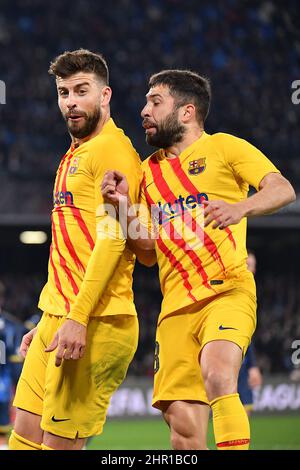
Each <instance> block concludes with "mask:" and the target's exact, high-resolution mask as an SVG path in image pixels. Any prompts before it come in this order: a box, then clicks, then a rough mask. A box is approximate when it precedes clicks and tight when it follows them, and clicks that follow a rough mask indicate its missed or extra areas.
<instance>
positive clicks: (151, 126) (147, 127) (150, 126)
mask: <svg viewBox="0 0 300 470" xmlns="http://www.w3.org/2000/svg"><path fill="white" fill-rule="evenodd" d="M143 128H144V129H145V131H146V134H148V133H151V132H153V131H154V130H155V129H156V126H155V125H154V124H152V123H151V122H147V121H146V122H143Z"/></svg>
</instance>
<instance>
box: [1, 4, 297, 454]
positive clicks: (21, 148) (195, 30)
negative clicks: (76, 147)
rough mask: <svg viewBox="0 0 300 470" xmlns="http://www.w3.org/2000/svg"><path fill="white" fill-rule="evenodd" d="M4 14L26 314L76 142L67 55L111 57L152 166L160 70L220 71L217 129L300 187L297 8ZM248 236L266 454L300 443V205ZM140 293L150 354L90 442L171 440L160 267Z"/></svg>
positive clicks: (15, 217) (15, 256)
mask: <svg viewBox="0 0 300 470" xmlns="http://www.w3.org/2000/svg"><path fill="white" fill-rule="evenodd" d="M0 6H1V8H0V57H1V59H0V80H2V81H3V82H5V85H6V104H0V122H1V126H0V187H1V197H0V230H1V244H0V279H1V280H2V281H3V282H4V284H5V285H6V288H7V292H6V303H5V308H6V310H8V311H9V312H11V313H13V314H15V315H17V316H18V317H19V318H21V319H22V320H25V319H26V318H28V317H29V316H31V315H33V314H34V313H36V312H37V307H36V305H37V298H38V294H39V291H40V289H41V286H42V285H43V283H44V281H45V278H46V274H47V258H48V250H49V241H50V238H49V237H50V225H49V224H50V210H51V194H52V184H53V180H54V174H55V169H56V167H57V165H58V162H59V160H60V158H61V156H62V155H63V153H64V150H65V149H66V148H67V146H68V144H69V141H68V136H67V133H66V131H65V125H64V122H63V120H62V119H61V117H60V115H59V111H58V108H57V98H56V90H55V86H54V84H53V81H52V79H51V78H50V77H49V76H48V74H47V70H48V66H49V61H50V60H51V59H52V58H53V57H54V56H56V55H58V54H59V53H61V52H63V51H64V50H67V49H76V48H79V47H85V48H89V49H91V50H94V51H99V52H102V53H103V54H104V55H105V57H106V58H107V60H108V63H109V66H110V72H111V85H112V88H113V103H112V114H113V117H114V119H115V121H116V122H117V123H118V124H119V125H120V126H121V127H123V128H124V129H125V130H126V131H127V133H128V135H129V136H130V137H131V139H132V140H133V142H134V144H135V146H136V148H137V149H138V151H139V153H140V154H141V156H142V158H143V157H145V156H147V154H148V153H149V149H148V148H147V146H146V145H145V143H144V133H143V130H142V128H141V125H140V117H139V111H140V109H141V108H142V106H143V103H144V95H145V93H146V92H147V79H148V77H149V75H150V74H151V73H154V72H157V71H158V70H161V69H163V68H170V67H177V68H190V69H194V70H196V71H199V72H200V73H202V74H204V75H206V76H208V77H209V78H210V80H211V84H212V90H213V102H212V108H211V113H210V116H209V119H208V121H207V131H208V132H218V131H222V132H229V133H232V134H235V135H238V136H240V137H243V138H246V139H248V140H249V141H250V142H252V143H253V144H255V145H256V146H257V147H259V148H260V149H261V150H262V151H263V152H264V153H266V154H267V155H268V156H269V157H270V159H271V160H272V161H273V162H274V163H275V164H277V165H278V166H279V168H280V170H281V171H282V172H283V174H284V175H285V176H286V177H287V178H289V179H290V181H291V182H292V184H293V185H294V187H295V189H296V191H297V192H299V187H300V160H299V154H300V141H299V129H300V104H298V105H297V104H293V102H292V93H293V91H294V90H293V89H292V83H293V81H294V80H300V27H299V25H300V18H299V16H300V10H299V7H298V2H297V1H296V0H286V1H285V2H281V1H255V0H252V1H237V0H227V1H215V2H213V3H212V2H210V1H208V0H202V1H201V2H199V1H197V0H190V1H184V2H183V1H180V0H164V1H162V0H152V1H150V0H119V1H115V2H112V3H111V4H110V5H109V6H108V5H107V3H106V2H102V1H96V0H95V1H93V0H85V1H83V0H76V1H72V2H68V1H64V2H61V1H58V0H52V1H51V2H45V1H43V0H1V2H0ZM298 96H299V95H298ZM24 230H41V231H43V232H45V233H46V234H47V237H48V239H47V241H46V242H45V243H43V244H24V243H22V242H21V241H20V233H21V232H23V231H24ZM248 237H249V241H248V246H249V247H251V248H252V249H253V250H254V251H255V253H256V256H257V259H258V270H257V276H256V277H257V285H258V299H259V316H258V328H257V331H256V334H255V346H256V351H257V357H258V363H259V366H260V367H261V369H262V371H263V373H264V386H263V388H262V389H261V390H260V391H259V392H258V395H257V401H256V409H257V411H256V412H255V414H254V416H253V418H252V427H253V436H254V437H253V447H254V448H273V449H279V448H292V449H294V448H298V449H299V448H300V368H299V365H298V366H297V364H293V362H292V359H291V358H292V353H293V349H292V343H293V341H294V340H297V339H298V340H300V315H299V314H300V281H299V273H298V269H299V263H300V250H299V247H300V207H299V202H295V203H294V204H293V205H292V206H290V207H289V208H288V209H286V210H283V211H281V212H280V213H279V214H276V215H273V216H271V217H269V216H268V217H262V218H260V219H253V220H250V222H249V230H248ZM135 299H136V304H137V308H138V312H139V316H140V323H141V330H140V345H139V349H138V352H137V354H136V357H135V359H134V361H133V363H132V365H131V367H130V371H129V379H128V381H127V382H126V383H125V385H124V386H123V388H122V389H121V390H120V392H118V393H119V394H118V395H116V396H115V397H114V400H113V402H112V405H111V409H110V414H109V419H108V423H107V425H106V429H105V432H104V434H103V436H102V437H100V438H99V439H97V440H95V441H92V443H91V444H90V445H91V447H97V448H102V449H104V448H119V449H127V448H143V449H146V448H147V449H148V448H157V449H159V448H168V445H169V444H168V430H167V427H166V426H165V425H164V423H163V422H162V420H161V419H160V418H159V417H157V416H156V415H154V414H153V412H152V411H151V407H150V406H149V400H150V398H149V396H150V394H151V379H152V359H153V340H154V331H155V320H156V318H157V315H158V313H159V304H160V291H159V284H158V280H157V276H156V271H155V269H150V270H149V269H146V268H145V269H144V268H142V267H141V266H137V267H136V275H135ZM297 357H298V358H299V355H298V356H297ZM294 362H296V361H294ZM120 418H122V419H125V421H122V420H121V421H119V420H120ZM137 418H138V419H137ZM210 433H211V431H210ZM124 436H130V439H128V441H127V440H126V439H125V438H124ZM210 440H211V438H210Z"/></svg>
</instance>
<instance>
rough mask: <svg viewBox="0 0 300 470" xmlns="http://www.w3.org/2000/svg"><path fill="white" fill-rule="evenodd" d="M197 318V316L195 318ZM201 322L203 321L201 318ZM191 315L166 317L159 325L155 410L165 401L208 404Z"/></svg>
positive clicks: (183, 314) (156, 353) (154, 396)
mask: <svg viewBox="0 0 300 470" xmlns="http://www.w3.org/2000/svg"><path fill="white" fill-rule="evenodd" d="M193 315H195V314H193ZM198 320H199V322H201V317H200V316H199V315H198ZM194 329H195V325H194V324H192V317H191V314H189V313H180V314H176V315H173V316H169V317H166V318H164V319H163V320H162V322H161V323H160V324H159V325H158V328H157V334H156V351H155V363H154V372H155V375H154V392H153V406H155V407H156V408H159V409H162V406H163V402H164V401H177V400H182V401H189V400H191V401H199V402H204V403H208V400H207V396H206V392H205V388H204V383H203V378H202V374H201V369H200V364H199V354H200V344H199V341H198V339H197V337H196V333H195V330H194Z"/></svg>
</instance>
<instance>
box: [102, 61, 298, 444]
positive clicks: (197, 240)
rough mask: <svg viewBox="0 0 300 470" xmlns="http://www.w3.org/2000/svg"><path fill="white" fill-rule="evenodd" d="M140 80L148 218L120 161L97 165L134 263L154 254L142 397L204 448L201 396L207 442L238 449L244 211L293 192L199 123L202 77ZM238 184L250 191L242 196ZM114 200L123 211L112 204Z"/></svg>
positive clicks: (252, 305)
mask: <svg viewBox="0 0 300 470" xmlns="http://www.w3.org/2000/svg"><path fill="white" fill-rule="evenodd" d="M149 87H150V90H149V92H148V93H147V103H146V105H145V107H144V109H143V110H142V118H143V126H144V128H145V131H146V140H147V142H148V144H150V145H152V146H154V147H157V148H158V149H159V150H157V151H156V152H155V153H154V154H153V155H151V156H150V157H149V158H148V159H146V160H145V161H144V162H143V164H142V166H143V170H144V182H143V188H142V205H144V206H145V207H146V208H147V209H148V211H149V212H150V210H151V214H152V216H153V217H152V220H153V223H152V224H151V223H150V224H149V227H148V228H147V227H146V225H145V224H146V222H145V218H144V214H142V216H141V217H140V223H139V221H138V220H137V219H136V218H135V216H134V212H133V208H132V207H131V205H132V202H131V201H130V196H128V184H127V182H126V178H125V177H124V176H123V175H122V174H121V173H120V172H118V171H113V172H108V173H107V174H106V176H105V178H104V181H103V183H102V194H103V195H104V197H105V199H106V200H107V201H110V202H111V203H113V204H115V205H120V204H119V202H120V201H122V202H123V204H121V205H120V209H119V210H120V213H119V217H120V218H119V220H120V222H121V224H122V225H126V224H128V227H127V228H128V236H129V238H131V240H130V243H131V246H132V247H133V248H134V249H135V250H136V252H137V254H138V256H139V257H140V259H141V261H142V262H144V263H145V264H151V263H154V262H155V259H156V258H157V262H158V266H159V275H160V283H161V289H162V293H163V302H162V307H161V313H160V316H159V319H158V326H157V337H156V351H155V377H154V396H153V405H154V406H155V407H157V408H160V409H161V410H162V412H163V414H164V417H165V420H166V421H167V422H168V424H169V427H170V431H171V441H172V446H173V448H174V449H200V448H206V442H205V437H206V428H205V426H206V424H205V425H203V423H206V419H205V413H207V410H208V406H207V405H209V406H210V407H211V410H212V414H213V426H214V434H215V440H216V445H217V447H218V449H221V450H225V449H228V450H232V449H248V448H249V443H250V429H249V422H248V417H247V414H246V412H245V410H244V407H243V405H242V403H241V401H240V398H239V395H238V393H237V380H238V374H239V369H240V366H241V362H242V358H243V356H244V355H245V353H246V350H247V348H248V346H249V343H250V341H251V337H252V334H253V332H254V330H255V326H256V292H255V282H254V278H253V274H252V273H250V272H249V271H248V270H247V265H246V259H247V251H246V224H247V217H250V216H257V215H262V214H268V213H271V212H274V211H275V210H277V209H279V208H280V207H283V206H285V205H286V204H288V203H290V202H291V201H293V200H294V199H295V193H294V190H293V188H292V186H291V185H290V183H289V182H288V181H287V180H286V179H285V178H284V177H283V176H282V175H281V174H280V172H279V171H278V169H277V168H276V167H275V166H274V165H273V164H272V163H271V162H270V160H268V159H267V158H266V157H265V155H263V153H262V152H260V151H259V150H258V149H257V148H255V147H254V146H253V145H251V144H250V143H248V142H247V141H245V140H243V139H240V138H237V137H234V136H232V135H229V134H225V133H216V134H211V135H210V134H208V133H206V132H205V130H204V122H205V119H206V117H207V114H208V111H209V105H210V96H211V92H210V86H209V83H208V81H207V80H206V79H205V78H203V77H201V76H200V75H198V74H196V73H194V72H190V71H184V70H166V71H162V72H160V73H158V74H156V75H153V76H152V77H151V78H150V82H149ZM116 170H117V168H116ZM249 185H251V186H253V187H254V188H255V189H256V190H257V192H256V193H255V194H254V195H253V196H251V197H247V194H248V188H249ZM129 188H130V183H129ZM124 201H125V202H127V206H128V208H129V209H130V212H129V214H126V211H124V210H123V209H122V210H121V208H124ZM124 213H125V217H126V219H125V220H124ZM148 218H150V214H149V217H148ZM125 222H126V223H125ZM133 223H134V224H133ZM133 225H134V227H135V230H134V234H133V232H132V230H131V229H132V227H133ZM153 225H154V228H153ZM124 228H126V227H124ZM148 232H153V235H154V236H155V240H153V239H149V236H148ZM133 235H134V236H133ZM153 248H154V249H155V251H153ZM138 250H144V253H145V256H143V255H141V254H139V252H138ZM205 404H206V405H205ZM203 417H204V418H203Z"/></svg>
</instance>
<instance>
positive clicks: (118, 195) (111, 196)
mask: <svg viewBox="0 0 300 470" xmlns="http://www.w3.org/2000/svg"><path fill="white" fill-rule="evenodd" d="M101 193H102V196H103V199H104V200H105V201H107V202H110V203H111V204H114V205H117V204H119V202H120V201H121V200H122V197H123V199H124V197H128V193H129V186H128V183H127V179H126V176H125V175H123V173H120V172H119V171H113V170H110V171H107V172H106V173H105V175H104V178H103V180H102V184H101Z"/></svg>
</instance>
